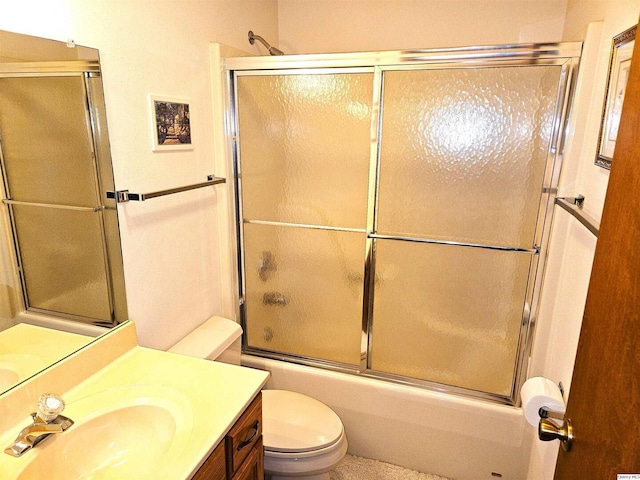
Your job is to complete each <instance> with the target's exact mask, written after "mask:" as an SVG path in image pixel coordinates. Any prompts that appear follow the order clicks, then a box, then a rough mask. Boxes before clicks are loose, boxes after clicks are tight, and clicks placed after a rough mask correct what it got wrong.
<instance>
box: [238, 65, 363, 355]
mask: <svg viewBox="0 0 640 480" xmlns="http://www.w3.org/2000/svg"><path fill="white" fill-rule="evenodd" d="M236 88H237V98H238V103H237V113H238V129H239V132H240V134H239V157H240V160H241V161H240V171H239V173H238V178H239V180H240V187H239V189H240V191H241V195H242V227H243V228H242V238H243V245H244V248H243V252H244V282H245V285H244V286H245V288H244V290H245V292H246V293H245V298H244V301H245V303H244V308H245V315H246V318H247V321H246V323H245V331H246V342H247V345H248V347H249V348H255V349H261V350H266V351H271V352H281V353H286V354H289V355H295V356H299V357H304V358H315V359H322V360H326V361H329V362H335V363H339V364H349V365H352V366H356V365H358V364H359V362H360V343H361V323H362V310H361V309H362V301H363V300H362V298H363V297H362V291H363V289H362V279H363V276H364V248H365V241H366V223H367V195H368V176H369V155H370V151H369V144H370V141H369V139H370V131H371V102H372V99H373V74H372V73H371V72H344V73H343V72H342V71H335V70H334V71H323V72H321V73H318V74H315V73H314V74H273V75H267V74H264V73H262V74H260V75H255V74H249V75H243V76H239V77H238V78H237V85H236Z"/></svg>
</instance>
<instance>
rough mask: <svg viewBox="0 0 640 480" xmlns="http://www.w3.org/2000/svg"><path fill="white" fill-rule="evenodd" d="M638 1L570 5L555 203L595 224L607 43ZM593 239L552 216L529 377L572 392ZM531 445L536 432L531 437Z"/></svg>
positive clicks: (553, 454)
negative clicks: (569, 118)
mask: <svg viewBox="0 0 640 480" xmlns="http://www.w3.org/2000/svg"><path fill="white" fill-rule="evenodd" d="M639 14H640V1H639V0H629V1H626V0H620V1H582V0H569V2H568V5H567V17H566V20H565V26H564V34H563V40H566V41H573V40H583V39H585V38H587V42H586V43H585V52H584V55H583V61H582V65H581V73H580V83H579V86H578V90H577V92H576V97H575V101H574V115H573V117H574V118H573V122H572V127H571V131H570V134H571V140H570V142H569V144H568V145H567V150H566V155H565V159H564V166H563V173H562V177H561V179H560V189H559V195H566V196H576V195H578V194H583V195H584V196H585V197H586V200H585V204H584V209H585V211H586V212H587V213H589V214H591V215H592V216H593V217H595V218H597V219H599V218H600V216H601V214H602V207H603V204H604V198H605V194H606V187H607V182H608V179H609V172H608V171H607V170H604V169H602V168H600V167H597V166H595V165H594V160H595V157H596V149H597V141H598V134H599V128H600V119H601V114H602V105H603V101H604V95H605V88H606V77H607V70H608V64H609V56H610V49H611V39H612V38H613V37H614V36H615V35H617V34H618V33H620V32H622V31H624V30H626V29H627V28H629V27H631V26H633V25H635V24H636V23H638V15H639ZM595 245H596V239H595V237H593V236H592V235H591V234H590V233H589V232H588V231H587V230H586V229H585V228H584V227H583V226H581V225H580V224H579V223H578V222H577V221H576V220H574V219H573V218H572V217H570V216H569V215H568V214H566V213H565V212H561V211H557V212H556V217H555V220H554V226H553V230H552V240H551V245H550V251H549V259H548V267H547V274H546V277H545V283H544V288H543V292H544V293H543V297H542V304H541V308H540V315H539V318H538V328H537V337H536V341H535V346H534V351H533V357H532V364H531V371H530V374H531V375H532V376H535V375H542V376H545V377H548V378H550V379H552V380H554V381H555V382H562V384H563V385H564V387H565V399H567V398H568V394H569V391H570V386H571V377H572V375H573V365H574V362H575V354H576V348H577V344H578V338H579V335H580V327H581V324H582V315H583V312H584V305H585V300H586V295H587V288H588V284H589V277H590V275H591V265H592V262H593V255H594V252H595ZM530 435H532V436H533V437H535V429H533V427H532V428H531V429H530ZM557 454H558V442H550V443H543V442H540V441H538V440H535V441H534V442H533V443H532V450H531V458H530V463H529V474H528V477H527V478H528V479H529V480H542V479H552V478H553V474H554V470H555V463H556V458H557Z"/></svg>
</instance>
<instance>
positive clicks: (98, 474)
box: [17, 385, 193, 480]
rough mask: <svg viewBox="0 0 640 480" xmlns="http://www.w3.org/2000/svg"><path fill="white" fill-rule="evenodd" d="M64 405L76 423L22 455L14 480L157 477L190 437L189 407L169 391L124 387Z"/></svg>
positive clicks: (178, 396) (143, 387)
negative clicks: (23, 465)
mask: <svg viewBox="0 0 640 480" xmlns="http://www.w3.org/2000/svg"><path fill="white" fill-rule="evenodd" d="M65 400H66V401H67V406H66V408H65V410H64V413H63V414H64V415H65V416H67V417H69V418H71V419H72V420H74V422H75V424H74V425H73V426H72V427H70V428H69V429H68V430H67V431H65V432H63V433H60V434H55V435H51V436H49V437H48V438H47V439H45V440H44V441H43V442H42V443H40V444H39V445H38V446H36V447H35V448H33V449H32V450H30V451H29V452H27V453H25V454H24V455H23V457H21V459H24V461H25V467H24V468H23V469H22V470H21V471H20V472H19V474H18V476H17V479H19V480H21V479H42V478H51V479H65V480H67V479H68V480H71V479H92V480H99V479H107V478H108V479H122V478H141V475H142V476H145V477H147V476H149V477H153V478H161V477H162V472H163V470H164V469H166V468H167V466H169V465H171V463H172V462H175V461H176V460H177V459H178V458H179V457H180V455H181V453H182V451H183V448H184V444H185V442H184V439H185V437H186V438H188V437H189V436H190V435H191V430H192V426H193V418H192V412H191V408H190V405H189V402H188V400H187V399H186V398H185V397H184V396H183V395H182V394H181V393H180V392H179V391H177V390H175V389H173V388H171V387H161V386H158V385H135V386H134V385H132V386H123V387H116V388H112V389H109V390H107V391H104V392H100V393H97V394H94V395H90V396H86V397H84V398H81V399H79V400H76V401H74V400H72V399H71V398H69V399H65ZM154 470H155V472H156V473H154Z"/></svg>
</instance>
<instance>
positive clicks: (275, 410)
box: [262, 390, 348, 480]
mask: <svg viewBox="0 0 640 480" xmlns="http://www.w3.org/2000/svg"><path fill="white" fill-rule="evenodd" d="M262 409H263V425H262V435H263V439H264V471H265V474H267V479H268V478H271V480H280V479H286V478H292V477H295V478H298V479H300V478H305V479H313V480H320V479H328V478H329V474H328V473H327V472H329V471H330V470H331V469H333V468H334V467H335V466H336V465H337V464H338V463H340V461H341V460H342V459H343V458H344V456H345V454H346V453H347V446H348V445H347V436H346V435H345V432H344V427H343V426H342V421H341V420H340V417H338V415H337V414H336V413H335V412H334V411H333V410H331V409H330V408H329V407H327V406H326V405H325V404H324V403H322V402H319V401H318V400H316V399H314V398H311V397H308V396H306V395H302V394H300V393H296V392H290V391H287V390H263V392H262ZM265 412H266V413H265Z"/></svg>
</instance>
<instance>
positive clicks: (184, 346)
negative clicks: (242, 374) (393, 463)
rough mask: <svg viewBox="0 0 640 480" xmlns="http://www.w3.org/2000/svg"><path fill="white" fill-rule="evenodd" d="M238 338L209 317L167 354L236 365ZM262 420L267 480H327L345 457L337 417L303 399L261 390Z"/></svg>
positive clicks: (232, 327) (238, 332)
mask: <svg viewBox="0 0 640 480" xmlns="http://www.w3.org/2000/svg"><path fill="white" fill-rule="evenodd" d="M241 336H242V328H241V327H240V325H238V324H237V323H236V322H234V321H233V320H229V319H228V318H223V317H211V318H210V319H209V320H207V321H205V322H204V323H203V324H202V325H200V326H199V327H198V328H196V329H195V330H194V331H193V332H191V333H189V334H188V335H187V336H186V337H185V338H183V339H182V340H180V341H179V342H178V343H176V344H175V345H174V346H173V347H171V348H170V349H169V352H172V353H178V354H182V355H188V356H191V357H198V358H206V359H208V360H216V361H222V362H225V363H231V364H235V365H239V364H240V349H241V344H240V342H241ZM262 420H263V427H262V436H263V444H264V470H265V474H266V478H267V480H269V479H271V480H284V479H288V478H289V479H290V478H296V479H298V480H305V479H306V480H328V479H329V474H328V472H329V471H330V470H331V469H333V468H334V467H335V466H336V465H337V464H338V463H340V461H341V460H342V459H343V458H344V456H345V455H346V453H347V447H348V443H347V436H346V434H345V431H344V427H343V425H342V421H341V420H340V417H338V415H337V414H336V413H335V412H334V411H333V410H331V409H330V408H329V407H328V406H326V405H325V404H323V403H322V402H320V401H318V400H316V399H314V398H311V397H309V396H307V395H303V394H301V393H296V392H290V391H286V390H263V391H262Z"/></svg>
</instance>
